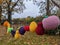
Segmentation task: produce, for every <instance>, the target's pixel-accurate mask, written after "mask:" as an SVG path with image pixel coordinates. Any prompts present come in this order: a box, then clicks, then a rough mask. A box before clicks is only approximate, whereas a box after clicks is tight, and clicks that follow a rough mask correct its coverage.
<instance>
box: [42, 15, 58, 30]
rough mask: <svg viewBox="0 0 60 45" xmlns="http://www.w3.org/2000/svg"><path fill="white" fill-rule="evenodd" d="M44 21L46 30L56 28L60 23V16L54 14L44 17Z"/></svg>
mask: <svg viewBox="0 0 60 45" xmlns="http://www.w3.org/2000/svg"><path fill="white" fill-rule="evenodd" d="M42 23H43V27H44V29H45V30H54V29H56V28H57V27H58V25H59V17H57V16H54V15H53V16H49V17H48V18H44V19H43V20H42Z"/></svg>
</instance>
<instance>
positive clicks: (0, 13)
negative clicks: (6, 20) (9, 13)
mask: <svg viewBox="0 0 60 45" xmlns="http://www.w3.org/2000/svg"><path fill="white" fill-rule="evenodd" d="M1 16H2V7H1V6H0V23H1Z"/></svg>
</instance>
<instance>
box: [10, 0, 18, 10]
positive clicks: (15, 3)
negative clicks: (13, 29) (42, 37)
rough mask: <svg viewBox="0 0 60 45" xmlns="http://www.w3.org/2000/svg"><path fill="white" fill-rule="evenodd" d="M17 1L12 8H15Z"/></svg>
mask: <svg viewBox="0 0 60 45" xmlns="http://www.w3.org/2000/svg"><path fill="white" fill-rule="evenodd" d="M18 1H19V0H17V2H18ZM17 2H16V3H15V4H14V5H13V6H12V8H11V9H13V8H14V7H15V6H16V4H17Z"/></svg>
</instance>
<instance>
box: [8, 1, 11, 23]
mask: <svg viewBox="0 0 60 45" xmlns="http://www.w3.org/2000/svg"><path fill="white" fill-rule="evenodd" d="M10 3H11V0H10V1H9V4H8V21H9V22H10V24H11V18H12V16H11V14H12V12H11V9H10Z"/></svg>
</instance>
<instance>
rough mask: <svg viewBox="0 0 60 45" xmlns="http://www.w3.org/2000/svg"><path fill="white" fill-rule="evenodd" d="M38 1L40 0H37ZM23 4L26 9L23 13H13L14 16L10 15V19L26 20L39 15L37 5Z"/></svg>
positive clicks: (29, 2)
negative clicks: (28, 17)
mask: <svg viewBox="0 0 60 45" xmlns="http://www.w3.org/2000/svg"><path fill="white" fill-rule="evenodd" d="M37 1H40V0H37ZM43 1H44V0H43ZM24 4H25V6H26V9H25V10H24V11H23V13H21V14H20V13H14V15H12V18H26V17H27V16H31V17H36V16H38V15H40V14H39V13H38V12H39V7H38V6H37V5H34V4H33V1H32V0H31V1H27V2H26V1H24Z"/></svg>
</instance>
